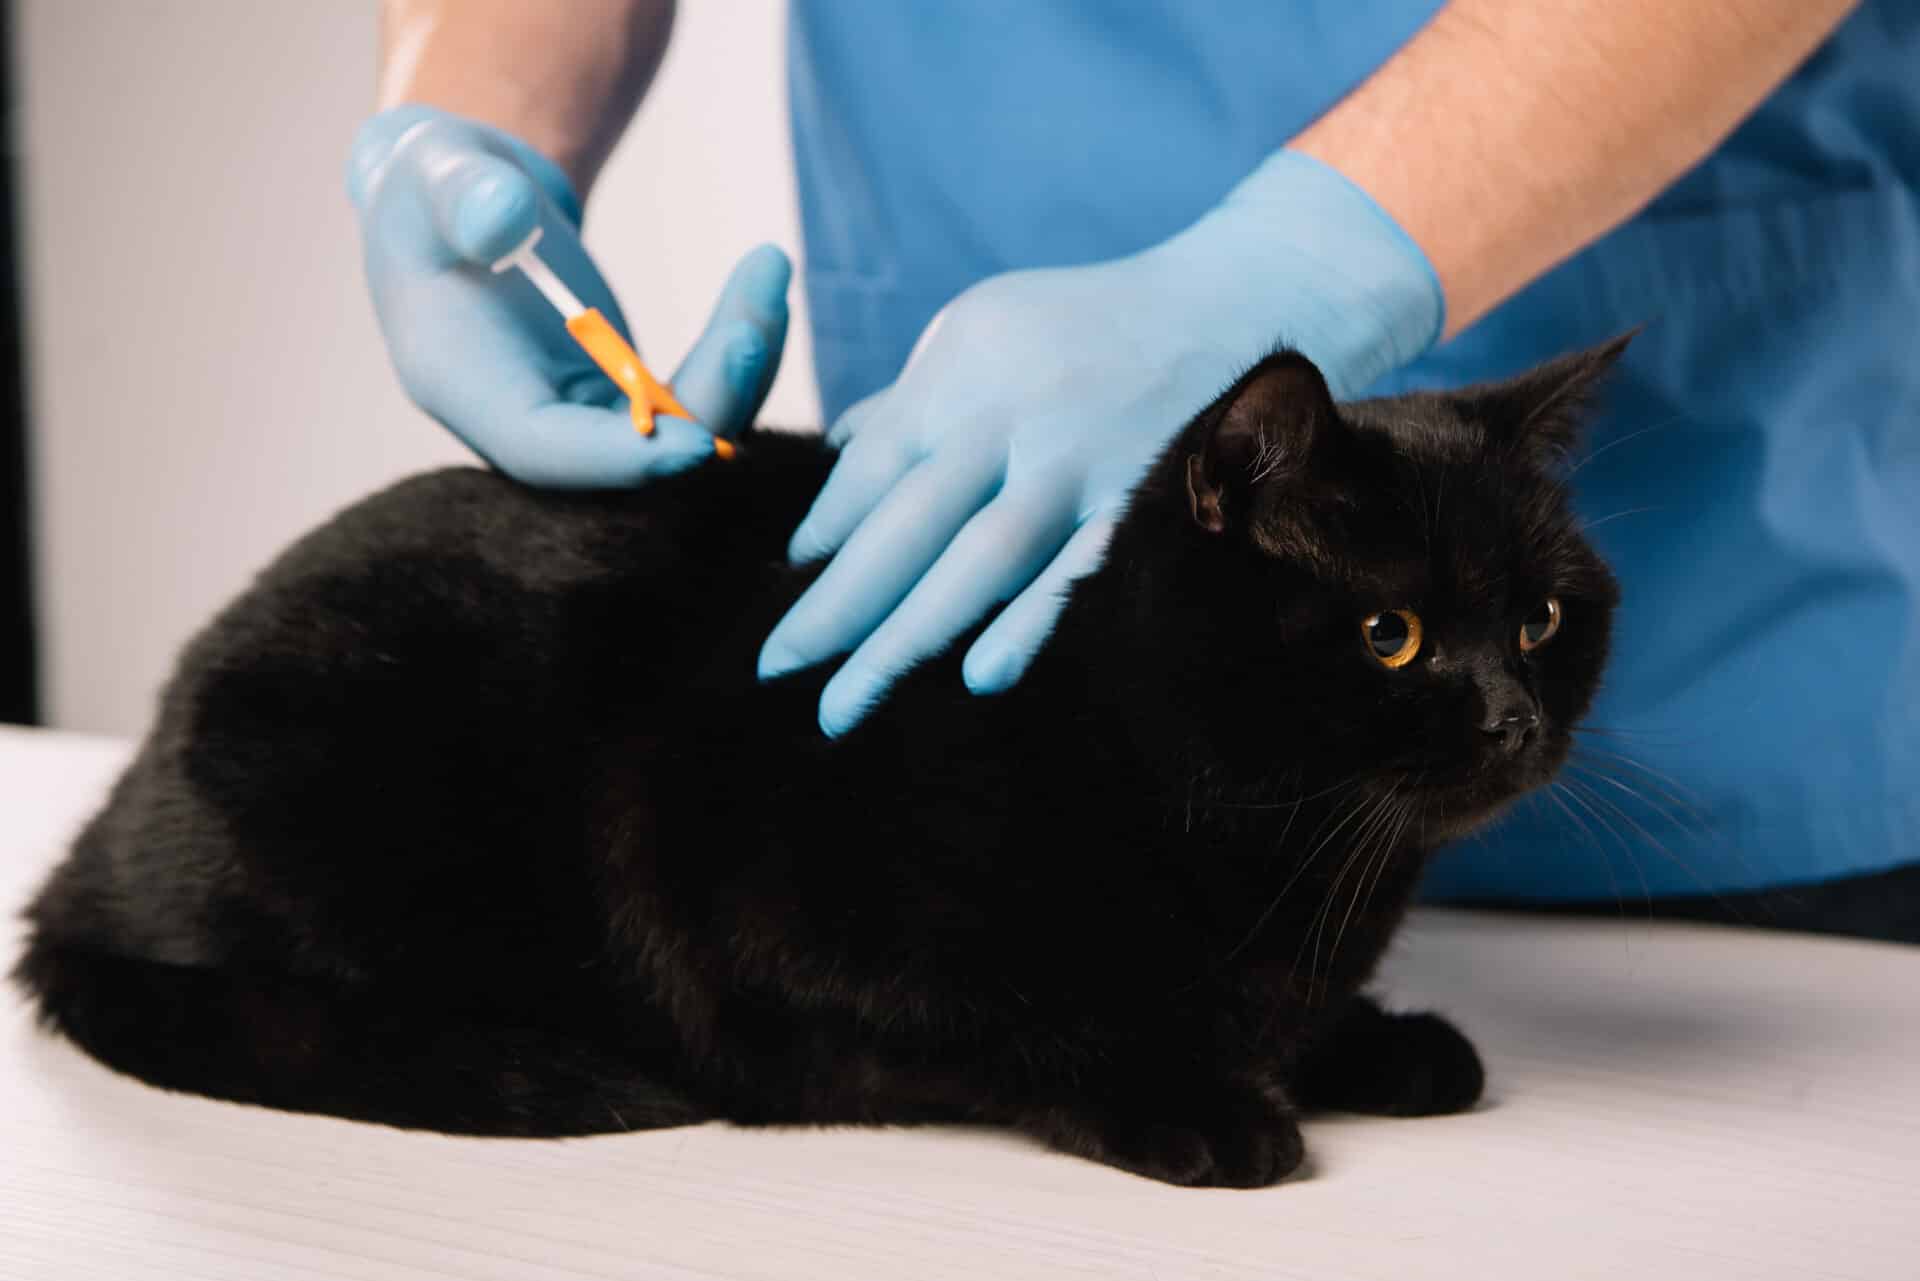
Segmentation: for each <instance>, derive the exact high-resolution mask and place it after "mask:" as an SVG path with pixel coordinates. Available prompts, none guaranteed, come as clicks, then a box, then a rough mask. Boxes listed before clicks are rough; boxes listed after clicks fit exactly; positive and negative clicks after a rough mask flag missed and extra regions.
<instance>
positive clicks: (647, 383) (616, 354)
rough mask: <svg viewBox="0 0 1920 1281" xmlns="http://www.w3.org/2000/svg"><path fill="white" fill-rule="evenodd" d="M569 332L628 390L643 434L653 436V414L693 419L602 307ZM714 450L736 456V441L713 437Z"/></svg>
mask: <svg viewBox="0 0 1920 1281" xmlns="http://www.w3.org/2000/svg"><path fill="white" fill-rule="evenodd" d="M567 332H568V333H569V334H572V335H573V340H574V341H575V342H577V343H579V344H580V350H582V351H584V352H586V353H587V355H589V356H591V357H593V363H594V364H596V365H598V366H600V369H601V371H602V372H603V373H605V374H606V376H607V377H609V378H611V379H613V382H614V385H615V386H616V387H618V388H619V389H620V390H621V391H624V392H625V393H627V400H628V401H629V402H631V404H632V406H633V425H634V427H635V428H636V429H637V430H638V431H639V433H640V434H641V435H642V436H651V435H653V416H654V415H655V414H672V415H673V416H674V417H676V418H684V419H686V420H687V421H688V422H692V421H693V415H692V414H690V413H688V412H687V407H686V406H685V405H682V404H681V403H680V401H679V400H678V399H677V398H676V397H675V396H674V394H673V389H672V388H671V387H668V386H667V385H666V384H665V383H663V382H661V381H660V380H659V379H657V378H655V377H654V376H653V374H652V373H650V372H649V371H648V369H647V367H646V365H645V364H643V363H642V362H641V360H640V353H639V352H637V351H635V350H634V349H633V346H632V344H631V343H629V342H628V341H627V340H626V339H624V338H622V337H621V336H620V331H619V330H617V329H615V328H614V327H613V326H612V325H611V324H609V323H608V322H607V318H606V317H605V316H603V315H602V314H601V313H600V309H599V308H598V307H589V308H587V309H586V310H585V311H583V312H581V313H580V314H578V315H576V316H574V317H572V318H571V319H569V320H568V321H567ZM713 452H714V453H715V454H717V455H719V456H720V457H721V458H731V457H733V442H731V441H729V440H727V439H726V438H725V437H724V436H715V437H714V438H713Z"/></svg>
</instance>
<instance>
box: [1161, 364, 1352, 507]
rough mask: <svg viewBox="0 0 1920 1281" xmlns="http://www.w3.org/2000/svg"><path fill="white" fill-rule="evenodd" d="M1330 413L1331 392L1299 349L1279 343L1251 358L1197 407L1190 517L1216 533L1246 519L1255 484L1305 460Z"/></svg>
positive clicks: (1332, 415) (1189, 467) (1192, 440)
mask: <svg viewBox="0 0 1920 1281" xmlns="http://www.w3.org/2000/svg"><path fill="white" fill-rule="evenodd" d="M1334 421H1335V411H1334V408H1333V393H1332V392H1330V391H1329V390H1328V389H1327V380H1326V379H1325V378H1322V377H1321V376H1320V371H1319V370H1318V369H1316V368H1315V367H1314V364H1313V362H1312V361H1310V360H1308V359H1307V358H1306V357H1305V356H1302V355H1301V354H1300V353H1299V352H1296V351H1283V352H1279V353H1277V354H1275V355H1272V356H1269V357H1267V358H1266V359H1265V360H1263V361H1261V362H1260V363H1259V364H1258V365H1255V366H1254V367H1253V368H1252V369H1251V370H1249V371H1248V372H1247V374H1246V376H1245V377H1243V378H1241V379H1240V381H1239V382H1237V383H1235V384H1234V385H1233V387H1232V388H1231V389H1230V390H1229V391H1228V392H1227V394H1226V395H1224V396H1222V397H1221V398H1220V399H1219V400H1218V401H1216V402H1215V403H1214V405H1213V408H1212V409H1211V410H1209V411H1208V412H1207V413H1205V414H1203V415H1201V418H1200V421H1199V423H1198V424H1196V427H1197V429H1198V431H1197V435H1196V436H1194V437H1192V438H1190V439H1189V441H1188V445H1189V450H1190V452H1189V453H1188V454H1187V466H1186V473H1187V503H1188V505H1189V507H1190V508H1191V510H1192V512H1193V522H1194V524H1196V525H1198V526H1200V528H1202V529H1204V530H1206V531H1207V532H1208V533H1213V534H1218V533H1222V532H1224V531H1225V530H1226V529H1227V527H1228V526H1229V525H1230V524H1233V523H1234V522H1237V521H1239V520H1242V519H1244V518H1245V517H1246V514H1247V510H1248V508H1249V506H1250V503H1249V501H1248V499H1249V496H1250V495H1251V493H1252V491H1253V488H1254V487H1255V486H1256V485H1259V484H1262V483H1264V482H1270V481H1273V480H1276V479H1281V478H1284V477H1286V476H1288V475H1290V474H1292V473H1294V472H1297V471H1299V470H1300V469H1301V468H1302V467H1304V466H1305V465H1306V462H1307V459H1308V457H1309V456H1310V455H1311V454H1312V453H1313V448H1314V445H1315V444H1316V443H1317V442H1318V441H1319V440H1320V438H1321V437H1322V436H1323V435H1324V434H1325V433H1326V432H1327V431H1328V429H1330V428H1331V427H1332V426H1333V424H1334Z"/></svg>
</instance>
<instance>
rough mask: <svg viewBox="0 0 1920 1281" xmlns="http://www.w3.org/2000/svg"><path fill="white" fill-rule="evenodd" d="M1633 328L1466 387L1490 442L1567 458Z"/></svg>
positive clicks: (1475, 412) (1634, 330)
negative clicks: (1495, 379)
mask: <svg viewBox="0 0 1920 1281" xmlns="http://www.w3.org/2000/svg"><path fill="white" fill-rule="evenodd" d="M1639 332H1640V331H1639V330H1638V329H1630V330H1628V331H1627V332H1626V333H1624V334H1621V335H1620V336H1619V337H1618V338H1613V339H1609V340H1608V341H1606V342H1603V343H1601V344H1599V345H1598V346H1595V347H1588V348H1586V349H1585V350H1584V351H1576V352H1570V353H1569V354H1567V355H1565V356H1557V357H1555V358H1554V359H1552V360H1549V361H1547V362H1546V363H1545V364H1543V365H1536V366H1534V367H1533V368H1532V369H1529V370H1527V371H1526V372H1525V373H1523V374H1520V375H1518V376H1517V377H1514V378H1509V379H1508V380H1507V381H1505V382H1501V383H1492V384H1489V385H1486V386H1482V387H1477V388H1473V389H1471V390H1470V391H1468V392H1465V393H1463V395H1464V396H1465V397H1466V398H1467V400H1468V403H1469V406H1470V411H1471V413H1472V414H1473V416H1474V417H1475V418H1477V419H1479V421H1480V423H1481V425H1482V428H1483V430H1484V431H1485V432H1486V434H1487V440H1488V442H1489V443H1490V444H1494V445H1497V446H1500V447H1513V446H1519V447H1521V448H1524V449H1528V450H1530V451H1532V452H1533V453H1534V454H1536V455H1538V456H1540V457H1542V458H1564V457H1566V456H1567V455H1568V454H1570V453H1572V452H1573V448H1574V446H1575V445H1576V444H1577V443H1578V442H1579V438H1580V429H1581V427H1582V426H1583V425H1584V419H1585V416H1586V411H1587V409H1588V408H1589V407H1590V406H1591V405H1592V403H1593V401H1594V397H1595V395H1596V394H1597V393H1598V392H1599V390H1600V387H1601V385H1602V384H1603V383H1604V382H1605V381H1606V376H1607V373H1608V371H1610V370H1611V369H1612V368H1613V366H1614V364H1615V363H1616V362H1618V361H1619V359H1620V354H1621V353H1622V352H1624V351H1625V350H1626V349H1627V344H1628V343H1630V342H1632V341H1633V338H1634V335H1635V334H1637V333H1639Z"/></svg>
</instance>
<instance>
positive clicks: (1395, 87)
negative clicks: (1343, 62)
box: [1292, 0, 1853, 336]
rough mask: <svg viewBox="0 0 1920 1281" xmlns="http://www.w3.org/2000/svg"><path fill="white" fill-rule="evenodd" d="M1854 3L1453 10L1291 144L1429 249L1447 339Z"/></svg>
mask: <svg viewBox="0 0 1920 1281" xmlns="http://www.w3.org/2000/svg"><path fill="white" fill-rule="evenodd" d="M1852 7H1853V0H1723V2H1722V3H1716V4H1676V3H1674V2H1673V0H1452V3H1450V4H1448V5H1447V6H1446V7H1445V8H1444V9H1442V10H1441V11H1440V12H1439V13H1438V14H1436V15H1435V17H1434V19H1433V21H1432V22H1431V23H1430V24H1428V26H1427V27H1426V28H1425V29H1424V30H1423V31H1421V33H1420V34H1419V35H1418V36H1416V37H1414V39H1412V40H1411V41H1409V42H1408V43H1407V45H1406V46H1405V47H1404V48H1403V49H1401V50H1400V52H1399V53H1397V54H1396V55H1395V56H1394V57H1393V58H1391V59H1390V60H1389V61H1388V62H1387V63H1386V64H1385V65H1384V66H1383V67H1381V69H1380V70H1379V71H1377V72H1376V73H1375V74H1374V75H1373V76H1372V78H1370V79H1369V80H1368V81H1367V82H1366V83H1365V84H1363V85H1361V86H1360V88H1358V89H1356V90H1355V91H1354V92H1353V93H1352V94H1350V95H1348V97H1347V98H1345V99H1344V100H1342V101H1341V102H1340V104H1339V105H1338V106H1336V107H1334V108H1333V110H1331V111H1329V112H1328V113H1327V114H1326V115H1325V116H1322V117H1321V118H1320V119H1319V120H1318V121H1316V122H1315V123H1314V124H1313V125H1312V126H1310V127H1309V128H1308V129H1307V130H1306V131H1305V132H1304V133H1302V134H1301V135H1300V136H1299V137H1298V138H1296V139H1295V140H1294V141H1293V144H1292V145H1293V146H1294V148H1295V149H1297V150H1300V151H1304V152H1306V153H1307V154H1308V155H1311V156H1313V157H1314V158H1315V159H1318V160H1320V161H1323V162H1325V163H1326V164H1329V165H1332V166H1333V167H1334V168H1336V169H1338V170H1339V171H1340V172H1342V173H1343V174H1345V175H1346V176H1347V177H1348V178H1350V179H1352V180H1353V181H1354V182H1355V183H1357V184H1358V185H1359V186H1360V187H1362V188H1363V189H1364V190H1365V191H1366V192H1367V193H1368V194H1369V195H1371V196H1372V197H1373V198H1374V199H1375V200H1376V201H1378V202H1379V203H1380V205H1381V207H1383V208H1384V209H1386V211H1387V212H1388V213H1390V214H1392V215H1393V217H1394V219H1395V220H1396V221H1397V222H1399V224H1400V225H1401V226H1402V227H1404V228H1405V229H1406V231H1407V233H1408V234H1409V235H1411V236H1412V237H1413V239H1414V241H1415V242H1416V243H1418V244H1419V245H1420V247H1421V248H1422V249H1424V250H1425V251H1426V254H1427V257H1428V258H1429V259H1430V260H1431V261H1432V263H1433V265H1434V270H1435V271H1436V272H1438V273H1439V276H1440V284H1441V288H1442V289H1443V290H1444V291H1445V293H1446V297H1447V335H1448V336H1451V335H1453V334H1455V333H1458V332H1459V331H1460V330H1461V329H1464V328H1465V327H1466V326H1468V325H1469V324H1472V323H1473V321H1475V320H1476V319H1478V318H1479V317H1480V316H1482V315H1484V314H1485V313H1486V312H1487V311H1489V310H1491V309H1492V308H1493V307H1495V306H1496V305H1498V304H1499V303H1500V302H1502V301H1503V300H1504V299H1506V298H1507V297H1508V295H1510V294H1513V293H1515V292H1516V291H1518V290H1519V289H1521V288H1522V287H1524V286H1525V285H1526V284H1527V283H1528V282H1529V281H1531V280H1533V279H1534V278H1535V277H1537V276H1539V275H1541V274H1542V273H1544V272H1546V271H1547V270H1549V269H1550V268H1552V267H1553V266H1554V265H1556V264H1557V263H1559V262H1560V261H1561V260H1563V259H1565V258H1567V257H1568V256H1570V255H1572V254H1573V253H1575V252H1577V251H1578V250H1579V249H1581V248H1582V247H1583V246H1585V245H1586V244H1588V243H1589V242H1591V241H1593V240H1595V239H1597V238H1598V237H1600V236H1601V235H1603V234H1604V233H1606V232H1607V231H1608V230H1610V229H1611V228H1613V227H1614V226H1616V225H1617V224H1619V223H1621V222H1623V221H1625V220H1626V219H1627V218H1629V217H1631V216H1632V215H1633V214H1634V213H1635V212H1637V211H1638V210H1639V209H1641V208H1642V207H1643V206H1645V205H1646V204H1647V202H1649V201H1650V200H1652V199H1653V198H1654V197H1655V196H1656V195H1658V194H1659V193H1660V191H1661V190H1662V189H1663V188H1665V187H1666V186H1667V185H1668V184H1669V183H1671V182H1672V181H1673V180H1674V179H1675V178H1677V177H1678V176H1679V175H1680V174H1682V173H1683V172H1685V171H1686V170H1687V169H1688V168H1690V167H1691V166H1692V165H1694V164H1695V163H1696V162H1698V161H1699V160H1700V159H1701V158H1702V157H1704V156H1705V155H1706V154H1707V153H1708V152H1709V151H1711V150H1712V149H1713V148H1714V146H1715V145H1717V144H1718V143H1719V142H1720V140H1721V139H1723V138H1725V137H1726V136H1727V134H1729V133H1731V132H1732V131H1733V129H1734V127H1735V126H1736V125H1737V124H1739V122H1740V121H1741V120H1742V119H1743V118H1744V117H1745V116H1746V115H1747V113H1748V112H1750V111H1752V110H1753V108H1754V107H1755V106H1757V105H1758V104H1759V103H1760V102H1761V100H1762V99H1764V98H1765V97H1766V96H1767V94H1768V93H1770V92H1771V91H1772V90H1773V88H1774V86H1776V85H1778V84H1779V83H1780V82H1781V81H1782V80H1784V79H1785V78H1786V77H1787V76H1788V75H1789V74H1790V73H1791V72H1792V71H1793V69H1794V68H1795V67H1796V66H1798V65H1799V63H1800V61H1801V60H1802V59H1803V58H1805V57H1806V56H1807V54H1808V53H1810V52H1811V51H1812V50H1813V49H1814V48H1815V47H1816V46H1817V45H1818V44H1819V43H1820V41H1821V40H1823V39H1825V37H1826V36H1827V34H1828V33H1829V32H1831V31H1832V30H1833V28H1834V27H1836V26H1838V25H1839V23H1840V20H1841V19H1842V18H1843V17H1845V15H1846V13H1847V11H1848V10H1850V9H1851V8H1852Z"/></svg>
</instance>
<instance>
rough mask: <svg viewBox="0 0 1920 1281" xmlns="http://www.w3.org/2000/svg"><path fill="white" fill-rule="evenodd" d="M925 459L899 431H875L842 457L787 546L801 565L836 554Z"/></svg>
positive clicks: (865, 436)
mask: <svg viewBox="0 0 1920 1281" xmlns="http://www.w3.org/2000/svg"><path fill="white" fill-rule="evenodd" d="M919 461H920V451H919V449H918V447H916V446H914V445H913V444H911V443H910V442H908V441H907V440H905V439H904V438H903V437H902V436H901V435H900V434H899V433H897V432H870V433H868V434H867V435H864V436H861V437H859V438H858V439H857V440H855V441H854V443H853V444H852V445H850V446H848V447H847V451H846V452H845V453H843V454H841V455H840V458H839V461H837V462H836V463H834V465H833V471H832V472H831V473H829V474H828V476H827V483H826V484H824V485H822V486H821V487H820V492H819V494H817V495H816V496H815V497H814V500H813V506H812V507H810V508H808V509H807V514H806V517H805V518H804V519H803V520H801V522H800V527H799V528H798V529H796V530H794V531H793V537H792V538H791V539H790V540H788V542H787V558H788V559H789V560H791V561H793V562H794V563H796V564H800V563H803V562H806V561H810V560H819V559H820V558H821V557H822V556H828V555H831V554H832V553H833V552H834V551H835V550H836V549H837V548H839V546H840V544H842V543H844V542H846V541H847V538H848V537H849V536H850V535H851V534H852V533H853V531H854V530H856V529H858V528H859V527H860V522H861V521H863V520H865V519H866V518H867V514H868V513H869V512H871V511H872V510H873V509H874V506H875V504H877V503H879V501H880V500H881V499H882V498H885V497H886V496H887V493H888V491H889V490H891V489H892V488H893V487H894V484H895V483H896V482H897V481H899V479H900V478H901V477H902V476H904V475H906V474H907V472H908V471H910V470H911V469H912V468H913V465H914V464H915V463H917V462H919Z"/></svg>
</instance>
